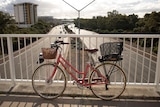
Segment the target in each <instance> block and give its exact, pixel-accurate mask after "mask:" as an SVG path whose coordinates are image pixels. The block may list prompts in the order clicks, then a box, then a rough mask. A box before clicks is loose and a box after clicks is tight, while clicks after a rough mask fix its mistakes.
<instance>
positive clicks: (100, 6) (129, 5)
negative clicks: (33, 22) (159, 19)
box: [0, 0, 160, 18]
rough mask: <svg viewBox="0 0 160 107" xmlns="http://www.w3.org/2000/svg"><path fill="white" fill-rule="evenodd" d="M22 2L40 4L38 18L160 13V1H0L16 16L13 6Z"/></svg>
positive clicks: (2, 5)
mask: <svg viewBox="0 0 160 107" xmlns="http://www.w3.org/2000/svg"><path fill="white" fill-rule="evenodd" d="M22 2H31V3H34V4H38V7H37V8H38V16H53V17H54V18H77V17H78V11H79V13H80V17H81V18H92V17H93V16H107V12H112V11H113V10H117V11H118V12H119V13H120V14H125V15H131V14H135V15H138V16H139V17H140V18H141V17H143V16H144V15H145V14H146V13H151V12H153V11H156V12H160V0H65V2H64V0H0V11H4V12H7V13H10V14H11V15H14V10H13V4H16V3H22ZM67 3H68V4H67Z"/></svg>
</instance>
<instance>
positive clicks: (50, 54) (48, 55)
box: [42, 48, 57, 59]
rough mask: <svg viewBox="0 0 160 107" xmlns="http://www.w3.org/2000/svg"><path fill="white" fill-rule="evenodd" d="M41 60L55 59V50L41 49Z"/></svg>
mask: <svg viewBox="0 0 160 107" xmlns="http://www.w3.org/2000/svg"><path fill="white" fill-rule="evenodd" d="M42 53H43V58H44V59H55V58H56V56H57V49H56V48H42Z"/></svg>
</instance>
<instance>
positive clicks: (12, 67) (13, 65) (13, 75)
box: [7, 37, 15, 85]
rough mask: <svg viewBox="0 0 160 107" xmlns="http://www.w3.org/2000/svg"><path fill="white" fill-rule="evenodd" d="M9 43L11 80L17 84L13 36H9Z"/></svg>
mask: <svg viewBox="0 0 160 107" xmlns="http://www.w3.org/2000/svg"><path fill="white" fill-rule="evenodd" d="M7 45H8V56H9V67H10V74H11V80H12V84H13V85H15V64H14V55H13V45H12V37H7Z"/></svg>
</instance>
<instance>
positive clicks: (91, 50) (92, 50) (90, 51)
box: [84, 49, 98, 54]
mask: <svg viewBox="0 0 160 107" xmlns="http://www.w3.org/2000/svg"><path fill="white" fill-rule="evenodd" d="M84 51H87V52H89V53H91V54H92V53H95V52H97V51H98V49H84Z"/></svg>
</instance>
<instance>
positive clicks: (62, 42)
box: [61, 42, 69, 45]
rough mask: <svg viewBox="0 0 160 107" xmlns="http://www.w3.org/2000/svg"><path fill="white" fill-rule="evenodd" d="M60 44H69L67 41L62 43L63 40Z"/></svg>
mask: <svg viewBox="0 0 160 107" xmlns="http://www.w3.org/2000/svg"><path fill="white" fill-rule="evenodd" d="M61 44H63V45H64V44H69V43H64V42H62V43H61Z"/></svg>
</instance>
